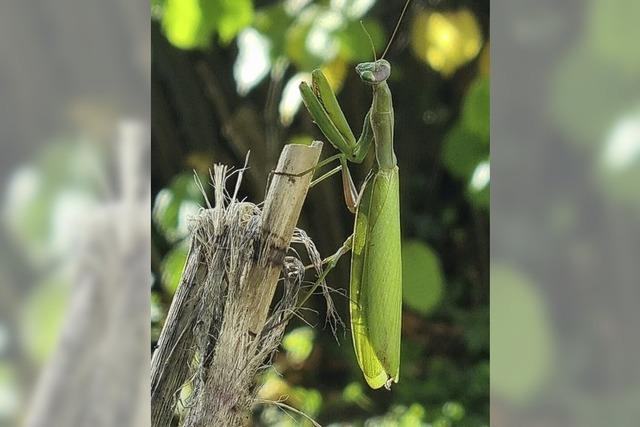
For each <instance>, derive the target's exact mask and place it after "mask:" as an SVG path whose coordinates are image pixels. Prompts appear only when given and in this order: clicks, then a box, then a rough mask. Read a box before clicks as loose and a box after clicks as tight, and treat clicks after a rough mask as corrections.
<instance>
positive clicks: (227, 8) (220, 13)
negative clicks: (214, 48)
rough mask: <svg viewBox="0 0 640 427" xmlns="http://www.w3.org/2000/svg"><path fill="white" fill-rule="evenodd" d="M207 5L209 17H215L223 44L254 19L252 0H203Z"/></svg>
mask: <svg viewBox="0 0 640 427" xmlns="http://www.w3.org/2000/svg"><path fill="white" fill-rule="evenodd" d="M201 1H203V2H204V4H205V5H208V6H209V7H205V10H206V11H207V17H208V18H213V19H215V20H216V21H217V22H216V29H217V31H218V34H219V36H220V41H221V42H222V43H223V44H227V43H229V42H230V41H231V40H233V38H234V37H235V36H236V34H238V32H240V30H242V29H243V28H245V27H247V26H248V25H250V24H251V22H252V21H253V1H252V0H201Z"/></svg>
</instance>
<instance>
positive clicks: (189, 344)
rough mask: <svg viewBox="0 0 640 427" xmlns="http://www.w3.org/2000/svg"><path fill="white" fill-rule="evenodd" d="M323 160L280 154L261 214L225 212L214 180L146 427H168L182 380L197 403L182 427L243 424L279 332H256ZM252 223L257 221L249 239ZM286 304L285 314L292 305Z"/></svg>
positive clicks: (315, 150) (156, 365)
mask: <svg viewBox="0 0 640 427" xmlns="http://www.w3.org/2000/svg"><path fill="white" fill-rule="evenodd" d="M321 150H322V143H321V142H314V143H313V144H312V145H310V146H305V145H293V144H292V145H286V146H285V147H284V149H283V151H282V153H281V155H280V160H279V162H278V166H277V168H276V173H275V174H274V175H273V178H272V180H271V184H270V186H269V189H268V192H267V196H266V199H265V203H264V207H263V211H262V213H260V212H259V210H258V208H257V207H256V206H255V205H253V204H249V203H240V202H237V201H235V202H234V201H231V204H230V205H229V206H225V203H224V201H223V200H222V199H223V197H224V196H223V192H222V191H221V189H220V187H221V186H223V184H221V182H223V181H224V179H223V178H219V181H218V183H217V188H216V206H215V207H214V208H213V209H207V210H205V211H204V212H202V213H201V214H200V217H199V221H200V222H199V227H200V228H199V229H198V230H194V233H196V235H194V236H192V242H191V248H190V251H189V256H188V258H187V261H186V264H185V269H184V272H183V274H182V278H181V282H180V287H179V288H178V291H177V293H176V295H175V297H174V300H173V302H172V304H171V308H170V310H169V314H168V317H167V320H166V322H165V325H164V327H163V329H162V333H161V335H160V339H159V342H158V348H157V349H156V351H155V353H154V355H153V359H152V367H151V379H152V383H151V393H152V425H153V426H154V427H165V426H168V425H170V421H171V419H172V417H173V414H174V410H175V404H176V397H177V395H178V394H179V390H180V389H181V387H182V386H183V385H184V384H185V383H187V382H188V381H189V379H190V378H191V379H193V380H194V381H197V387H196V393H197V396H195V398H194V401H193V403H192V404H191V405H190V407H189V409H188V411H187V414H186V415H185V422H184V426H187V427H189V426H201V425H229V426H235V425H242V424H243V423H245V422H246V419H247V416H248V414H249V411H250V408H251V405H252V403H253V398H254V393H255V389H256V388H255V384H254V381H255V374H256V372H257V370H258V369H260V367H262V366H263V365H264V359H265V357H266V355H268V354H270V352H271V351H273V349H275V348H277V345H278V343H279V340H280V339H281V335H282V333H283V332H284V326H285V325H286V322H285V323H283V324H281V325H279V326H278V327H277V328H275V330H274V329H271V330H269V331H265V330H263V329H264V326H265V322H266V321H267V320H268V318H269V316H270V313H269V307H270V305H271V301H272V299H273V295H274V293H275V289H276V284H277V282H278V278H279V276H280V273H281V271H282V268H283V261H284V257H285V254H286V251H287V249H288V247H289V244H290V242H291V238H292V235H293V232H294V229H295V226H296V223H297V222H298V217H299V215H300V211H301V209H302V205H303V203H304V200H305V198H306V195H307V191H308V189H309V184H310V183H311V178H312V176H313V173H312V169H313V168H314V167H315V166H316V164H317V163H318V159H319V158H320V152H321ZM306 171H309V173H306V174H301V172H306ZM296 175H299V176H296ZM217 179H218V178H217ZM245 212H246V213H247V214H246V215H245ZM252 215H253V216H252ZM247 217H248V218H250V219H248V220H247V219H246V218H247ZM253 219H256V220H259V228H256V231H255V234H253V233H254V232H253V231H252V230H253V228H252V226H251V224H253V223H252V220H253ZM249 254H250V255H249ZM230 259H233V261H232V262H231V264H232V266H231V267H229V260H230ZM239 264H240V265H239ZM289 304H290V305H291V307H289V308H290V309H292V308H293V304H295V301H290V302H289ZM196 353H198V355H199V361H198V363H199V365H198V367H197V368H196V369H195V374H194V373H193V371H194V368H193V362H194V355H195V354H196Z"/></svg>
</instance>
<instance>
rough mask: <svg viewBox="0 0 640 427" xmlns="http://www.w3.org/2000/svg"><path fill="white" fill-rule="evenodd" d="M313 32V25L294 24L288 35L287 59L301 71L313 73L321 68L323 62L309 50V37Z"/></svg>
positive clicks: (286, 44)
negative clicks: (315, 69) (312, 71)
mask: <svg viewBox="0 0 640 427" xmlns="http://www.w3.org/2000/svg"><path fill="white" fill-rule="evenodd" d="M309 31H311V23H301V22H298V23H296V24H294V25H293V26H292V27H291V28H290V29H289V31H288V32H287V35H286V43H285V46H286V54H287V57H288V58H289V59H290V60H291V62H293V64H294V65H295V66H296V67H297V68H298V69H299V70H305V71H311V70H313V69H314V68H317V67H319V66H320V65H321V64H322V62H323V60H322V58H321V57H319V56H316V55H313V54H312V53H311V52H309V51H308V50H307V36H308V35H309Z"/></svg>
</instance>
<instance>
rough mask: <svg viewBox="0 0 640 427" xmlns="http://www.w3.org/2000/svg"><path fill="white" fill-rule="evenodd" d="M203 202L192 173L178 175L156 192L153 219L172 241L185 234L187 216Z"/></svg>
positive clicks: (186, 231)
mask: <svg viewBox="0 0 640 427" xmlns="http://www.w3.org/2000/svg"><path fill="white" fill-rule="evenodd" d="M203 202H204V197H203V196H202V193H201V192H200V190H199V189H198V187H197V186H196V183H195V181H194V177H193V175H192V174H189V173H185V174H182V175H179V176H178V177H176V178H175V179H174V180H173V181H172V182H171V184H170V185H169V187H167V188H163V189H162V190H160V191H159V192H158V195H157V196H156V199H155V201H154V205H153V212H152V218H153V221H154V222H155V224H156V225H157V226H158V228H159V229H160V230H161V231H162V232H163V233H164V235H165V237H166V238H167V240H169V241H170V242H174V241H176V240H179V239H181V238H184V237H185V236H186V235H187V233H188V231H189V229H188V225H189V218H190V217H191V216H193V215H195V214H196V213H197V212H198V210H199V209H200V207H201V205H202V204H203Z"/></svg>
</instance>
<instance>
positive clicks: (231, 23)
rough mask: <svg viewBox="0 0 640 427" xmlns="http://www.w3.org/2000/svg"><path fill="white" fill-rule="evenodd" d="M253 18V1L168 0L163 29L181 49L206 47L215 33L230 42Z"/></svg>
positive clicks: (163, 18)
mask: <svg viewBox="0 0 640 427" xmlns="http://www.w3.org/2000/svg"><path fill="white" fill-rule="evenodd" d="M252 21H253V2H252V1H251V0H166V3H165V5H164V10H163V13H162V28H163V30H164V33H165V35H166V36H167V39H168V40H169V41H170V42H171V43H172V44H173V45H175V46H177V47H179V48H181V49H195V48H204V47H207V46H208V45H209V42H210V41H211V38H212V36H213V34H214V33H217V35H218V36H219V38H220V41H221V42H222V43H223V44H227V43H229V42H230V41H231V40H233V38H234V37H235V36H236V34H238V32H240V30H242V29H243V28H245V27H247V26H249V25H250V24H251V22H252Z"/></svg>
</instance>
